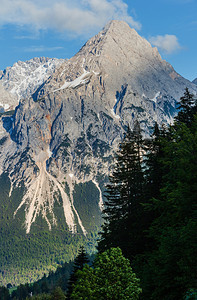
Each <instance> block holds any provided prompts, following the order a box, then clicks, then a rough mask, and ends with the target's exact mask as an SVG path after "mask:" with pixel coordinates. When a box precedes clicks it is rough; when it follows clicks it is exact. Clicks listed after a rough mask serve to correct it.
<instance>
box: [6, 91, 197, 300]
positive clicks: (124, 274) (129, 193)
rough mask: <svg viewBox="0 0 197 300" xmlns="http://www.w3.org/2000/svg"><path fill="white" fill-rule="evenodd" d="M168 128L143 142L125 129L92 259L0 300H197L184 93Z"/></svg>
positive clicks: (196, 109) (195, 213) (192, 155)
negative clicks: (95, 250)
mask: <svg viewBox="0 0 197 300" xmlns="http://www.w3.org/2000/svg"><path fill="white" fill-rule="evenodd" d="M177 109H178V113H177V116H176V117H175V118H174V122H173V124H171V125H169V126H161V127H159V126H158V124H157V123H155V126H154V128H153V130H152V134H151V136H150V137H149V138H146V137H143V132H141V129H140V124H139V123H138V122H137V121H136V122H135V126H134V129H133V130H131V129H130V127H129V126H128V128H127V130H126V132H125V137H124V139H123V140H122V142H121V143H120V145H119V150H118V151H117V153H116V157H115V165H114V169H113V172H112V174H111V176H110V178H109V181H108V183H107V185H106V188H105V205H104V210H103V220H104V221H103V225H102V228H101V232H100V234H99V238H98V246H97V253H96V254H95V255H94V256H91V257H89V256H88V255H87V253H86V249H84V247H83V246H81V247H80V248H79V252H78V255H77V256H76V258H75V260H74V262H72V263H65V264H64V265H63V266H62V268H58V269H57V271H56V272H50V274H49V275H48V276H46V275H45V276H44V277H43V278H42V279H41V280H39V281H37V282H35V283H34V284H28V283H27V284H25V285H20V286H18V287H17V288H15V289H14V290H13V291H12V289H11V288H10V286H7V287H0V299H2V300H7V299H50V300H52V299H60V300H61V299H73V300H80V299H81V300H83V299H84V300H85V299H87V300H96V299H97V300H116V299H117V300H126V299H133V300H135V299H142V300H145V299H146V300H147V299H154V300H157V299H158V300H159V299H162V300H179V299H185V300H188V299H197V279H196V274H197V262H196V257H197V247H196V245H197V237H196V236H197V235H196V232H197V222H196V218H197V209H196V208H197V207H196V206H197V205H196V200H197V99H196V98H195V97H194V95H193V94H191V93H190V92H189V90H188V89H187V88H186V90H185V93H184V95H183V96H182V97H181V98H180V102H179V103H178V107H177Z"/></svg>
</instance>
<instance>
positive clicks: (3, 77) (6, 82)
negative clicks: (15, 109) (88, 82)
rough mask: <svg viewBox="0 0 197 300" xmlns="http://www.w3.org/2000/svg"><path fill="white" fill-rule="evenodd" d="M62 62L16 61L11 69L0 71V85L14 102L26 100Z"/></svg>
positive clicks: (46, 60) (53, 60)
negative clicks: (10, 95)
mask: <svg viewBox="0 0 197 300" xmlns="http://www.w3.org/2000/svg"><path fill="white" fill-rule="evenodd" d="M64 61H66V60H64V59H57V58H46V57H40V58H38V57H35V58H33V59H30V60H28V61H25V62H23V61H18V62H17V63H15V64H14V65H13V66H12V67H7V68H6V69H5V70H4V71H0V83H1V84H2V85H3V87H4V89H5V90H7V91H8V92H9V93H11V94H12V96H13V98H15V99H16V100H18V101H19V100H20V99H27V98H29V97H30V96H31V95H32V94H33V93H34V92H35V90H36V89H37V88H38V87H39V86H40V85H42V84H43V83H44V81H45V80H46V79H47V78H48V77H49V76H51V75H52V74H53V72H54V70H55V69H56V68H58V66H59V65H61V64H62V62H64ZM17 104H18V102H17Z"/></svg>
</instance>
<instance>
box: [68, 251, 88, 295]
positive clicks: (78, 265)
mask: <svg viewBox="0 0 197 300" xmlns="http://www.w3.org/2000/svg"><path fill="white" fill-rule="evenodd" d="M88 262H89V260H88V256H87V254H86V252H85V249H84V247H83V246H81V247H80V248H79V252H78V255H77V256H76V258H75V260H74V266H73V271H72V273H71V275H70V279H69V281H68V289H67V299H70V295H71V294H72V290H73V286H74V284H75V282H76V280H77V275H76V273H77V271H78V270H82V269H83V267H84V265H85V264H86V263H88Z"/></svg>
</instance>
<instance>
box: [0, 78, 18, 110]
mask: <svg viewBox="0 0 197 300" xmlns="http://www.w3.org/2000/svg"><path fill="white" fill-rule="evenodd" d="M17 104H18V101H17V100H16V99H15V97H14V96H13V95H12V94H11V93H9V92H8V91H7V90H6V89H5V88H4V87H3V85H2V84H1V82H0V113H4V112H6V111H8V110H13V109H14V108H15V107H16V105H17Z"/></svg>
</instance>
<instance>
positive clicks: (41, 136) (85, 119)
mask: <svg viewBox="0 0 197 300" xmlns="http://www.w3.org/2000/svg"><path fill="white" fill-rule="evenodd" d="M34 62H35V61H34V60H32V62H31V63H32V64H33V63H34ZM44 63H46V62H44ZM47 63H48V64H49V61H48V62H47ZM21 64H22V63H21ZM25 65H26V63H25ZM37 71H38V70H37V69H36V72H37ZM10 72H11V71H10ZM6 74H7V71H6V72H5V73H4V74H3V75H2V77H1V78H2V80H5V79H6V78H7V79H8V77H6ZM10 74H11V73H10ZM34 74H35V72H34ZM38 74H39V73H38ZM10 76H11V75H10ZM24 76H25V75H24ZM32 76H33V75H32ZM34 76H35V75H34ZM38 77H39V76H38ZM33 78H34V80H35V77H33ZM11 79H12V78H11ZM11 79H10V80H9V81H7V83H6V84H5V86H6V87H7V89H9V90H10V92H12V93H16V94H18V95H20V97H23V95H24V94H23V93H24V90H25V89H27V85H26V83H25V84H24V89H23V88H21V89H20V90H19V89H18V90H17V89H16V87H14V85H13V81H14V80H11ZM31 81H32V78H30V80H29V81H28V82H31ZM5 82H6V81H4V83H5ZM22 82H23V81H20V83H19V85H20V86H21V85H22ZM28 86H30V84H29V85H28ZM186 86H187V87H188V88H189V90H190V91H191V92H193V93H194V94H196V92H197V87H196V85H195V84H192V83H191V82H189V81H188V80H186V79H184V78H183V77H181V76H180V75H179V74H177V73H176V72H175V70H174V69H173V67H172V66H171V65H170V64H169V63H167V62H166V61H164V60H162V59H161V56H160V55H159V53H158V51H157V49H156V48H152V47H151V45H150V44H149V43H148V42H147V41H146V40H145V39H143V38H142V37H140V36H139V35H138V34H137V32H136V31H135V30H134V29H131V28H130V27H129V26H128V25H127V24H126V23H125V22H122V21H112V22H110V23H109V24H108V25H107V26H106V27H105V28H104V29H103V30H102V31H101V32H100V33H99V34H98V35H96V36H94V37H93V38H91V39H90V40H89V41H88V42H87V43H86V44H85V45H84V46H83V47H82V48H81V50H80V51H79V52H78V53H77V54H76V55H75V56H74V57H72V58H71V59H70V60H68V61H62V62H61V64H59V63H58V67H57V68H56V70H55V72H54V73H53V74H52V75H51V76H50V77H49V78H48V79H47V80H46V81H45V83H44V84H42V85H41V86H40V87H39V88H38V89H37V90H36V91H35V92H34V94H33V97H32V98H29V99H25V100H21V101H20V103H19V106H18V107H17V109H16V112H15V115H14V118H13V121H10V122H8V120H7V119H6V120H5V119H4V120H3V122H4V123H5V126H4V128H5V127H6V126H7V127H6V130H7V132H9V138H8V139H6V141H5V142H4V143H3V144H2V145H1V147H2V149H3V151H1V154H0V166H1V169H0V173H3V172H5V171H7V172H8V174H9V178H10V180H11V182H12V188H15V187H16V186H18V185H20V183H21V182H23V183H24V185H25V187H26V193H25V194H24V195H23V198H22V200H21V203H20V204H19V205H18V207H17V209H16V210H15V212H14V215H15V216H17V214H18V213H19V212H20V211H21V210H23V211H25V228H26V233H29V232H30V231H31V226H32V224H34V223H35V222H36V220H37V218H38V216H42V218H43V219H44V220H45V221H46V223H47V224H48V227H49V229H51V228H52V227H53V226H56V223H57V218H56V215H55V213H54V198H55V195H57V194H59V196H60V198H61V205H62V210H63V211H64V216H65V222H66V224H67V226H68V228H69V230H70V231H71V232H72V233H75V232H83V234H84V235H86V234H87V228H86V226H85V225H84V222H83V220H82V218H81V214H80V211H79V209H78V210H77V208H76V205H75V202H74V199H73V193H74V187H75V184H79V183H85V182H90V181H92V182H93V184H94V185H95V187H96V188H97V189H98V192H99V200H98V207H99V208H102V193H101V186H100V179H101V178H102V179H103V178H104V177H105V176H107V175H108V174H109V173H110V171H111V164H112V154H113V152H114V150H115V149H116V148H117V145H118V143H119V142H120V140H121V138H122V136H123V134H124V131H125V128H126V126H127V125H128V124H130V127H131V128H132V127H133V124H134V122H135V120H138V121H139V122H140V124H141V127H142V130H143V132H144V134H149V133H150V129H151V127H152V126H153V125H154V122H155V121H157V122H158V123H159V124H162V123H169V122H172V120H173V116H174V115H175V113H176V103H177V101H178V99H179V98H180V96H182V95H183V93H184V89H185V87H186ZM34 88H35V87H34ZM34 88H33V89H30V92H29V94H28V93H27V92H26V93H25V95H30V94H31V93H32V91H33V90H34ZM28 90H29V88H28ZM6 122H7V123H6ZM24 158H25V159H24ZM65 182H66V185H67V188H66V189H65V186H64V183H65ZM12 188H11V191H10V194H11V192H12Z"/></svg>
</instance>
